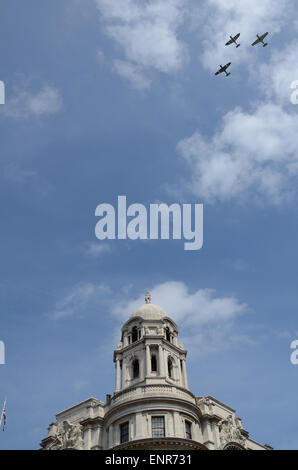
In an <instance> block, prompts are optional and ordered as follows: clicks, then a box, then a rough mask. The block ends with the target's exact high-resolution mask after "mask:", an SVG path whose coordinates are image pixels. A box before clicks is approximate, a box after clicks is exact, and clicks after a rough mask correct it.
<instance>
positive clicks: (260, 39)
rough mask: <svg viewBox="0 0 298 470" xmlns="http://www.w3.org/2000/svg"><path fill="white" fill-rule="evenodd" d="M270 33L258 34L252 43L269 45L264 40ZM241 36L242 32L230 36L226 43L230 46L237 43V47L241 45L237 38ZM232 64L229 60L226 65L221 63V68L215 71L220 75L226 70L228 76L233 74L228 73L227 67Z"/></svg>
mask: <svg viewBox="0 0 298 470" xmlns="http://www.w3.org/2000/svg"><path fill="white" fill-rule="evenodd" d="M268 34H269V33H268V32H267V33H264V34H262V35H261V36H259V35H258V34H257V38H258V39H256V40H255V42H253V43H252V46H255V45H256V44H260V43H262V44H263V47H266V46H268V42H264V39H265V37H266V36H267V35H268ZM239 36H240V33H238V34H236V36H230V39H229V41H228V42H227V43H226V46H230V45H231V44H233V43H234V44H236V48H237V47H239V46H240V44H238V43H237V39H238V38H239ZM230 65H231V62H229V63H228V64H226V65H220V66H219V67H220V68H219V70H218V71H217V72H215V75H219V74H220V73H222V72H225V74H226V77H228V76H229V75H231V72H229V73H227V69H228V68H229V67H230Z"/></svg>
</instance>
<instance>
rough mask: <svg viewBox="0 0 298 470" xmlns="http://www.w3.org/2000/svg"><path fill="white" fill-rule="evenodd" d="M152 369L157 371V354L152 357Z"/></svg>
mask: <svg viewBox="0 0 298 470" xmlns="http://www.w3.org/2000/svg"><path fill="white" fill-rule="evenodd" d="M151 370H152V372H156V371H157V361H156V356H155V355H154V354H153V356H152V357H151Z"/></svg>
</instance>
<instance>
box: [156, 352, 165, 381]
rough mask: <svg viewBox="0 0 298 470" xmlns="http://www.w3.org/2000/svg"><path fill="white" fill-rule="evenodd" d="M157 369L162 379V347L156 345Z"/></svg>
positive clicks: (163, 373)
mask: <svg viewBox="0 0 298 470" xmlns="http://www.w3.org/2000/svg"><path fill="white" fill-rule="evenodd" d="M158 367H159V375H160V376H161V377H163V376H164V375H165V372H164V361H163V350H162V345H161V344H159V345H158Z"/></svg>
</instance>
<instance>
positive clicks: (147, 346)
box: [146, 344, 151, 377]
mask: <svg viewBox="0 0 298 470" xmlns="http://www.w3.org/2000/svg"><path fill="white" fill-rule="evenodd" d="M150 373H151V357H150V346H149V344H146V376H147V377H148V376H149V375H150Z"/></svg>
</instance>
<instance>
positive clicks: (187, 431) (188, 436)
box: [185, 419, 192, 440]
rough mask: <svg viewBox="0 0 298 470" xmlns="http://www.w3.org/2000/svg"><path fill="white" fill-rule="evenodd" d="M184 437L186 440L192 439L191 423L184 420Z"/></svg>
mask: <svg viewBox="0 0 298 470" xmlns="http://www.w3.org/2000/svg"><path fill="white" fill-rule="evenodd" d="M185 437H186V439H190V440H191V439H192V422H191V421H188V420H187V419H186V420H185Z"/></svg>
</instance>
